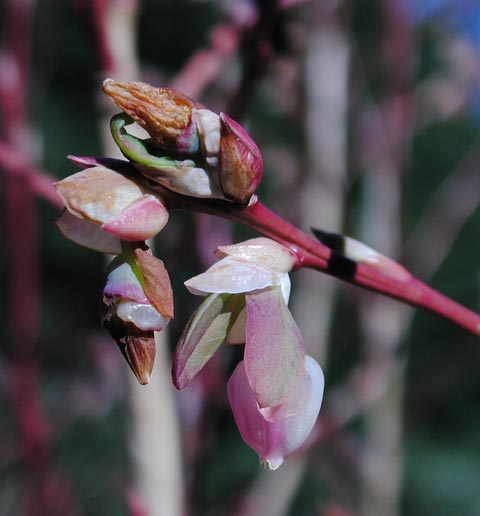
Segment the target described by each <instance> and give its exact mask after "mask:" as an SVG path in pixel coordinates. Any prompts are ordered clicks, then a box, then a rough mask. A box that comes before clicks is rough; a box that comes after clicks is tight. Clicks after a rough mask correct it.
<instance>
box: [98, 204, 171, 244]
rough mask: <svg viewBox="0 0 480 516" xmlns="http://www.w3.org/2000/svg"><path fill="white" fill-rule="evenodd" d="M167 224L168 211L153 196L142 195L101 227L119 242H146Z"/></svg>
mask: <svg viewBox="0 0 480 516" xmlns="http://www.w3.org/2000/svg"><path fill="white" fill-rule="evenodd" d="M167 222H168V211H167V210H166V208H165V206H163V204H162V203H161V202H160V201H159V200H158V199H157V198H156V197H154V196H153V195H142V197H140V198H138V199H136V200H135V201H133V202H132V203H131V204H130V205H129V206H127V207H126V208H125V209H124V210H123V211H122V212H121V213H120V214H119V215H117V216H116V217H113V218H112V219H110V220H109V221H108V222H106V223H105V224H103V225H102V229H103V230H105V231H108V232H109V233H112V235H115V236H116V237H118V238H120V239H121V240H128V241H130V242H136V241H142V240H148V239H149V238H152V237H154V236H155V235H156V234H157V233H159V232H160V231H161V230H162V229H163V228H164V227H165V224H166V223H167Z"/></svg>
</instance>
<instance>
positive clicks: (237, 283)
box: [185, 256, 285, 296]
mask: <svg viewBox="0 0 480 516" xmlns="http://www.w3.org/2000/svg"><path fill="white" fill-rule="evenodd" d="M282 277H283V274H278V273H276V272H272V271H270V270H268V269H265V268H264V267H261V266H259V265H257V264H255V263H252V262H245V261H242V260H238V259H236V258H234V257H230V256H228V257H226V258H223V259H222V260H220V261H219V262H217V263H215V264H214V265H212V266H211V267H210V268H209V269H208V270H207V271H205V272H204V273H202V274H199V275H198V276H194V277H193V278H190V279H189V280H187V281H186V282H185V286H186V287H187V288H188V290H190V292H191V293H192V294H196V295H200V296H204V295H206V294H220V293H228V294H240V293H242V292H251V291H252V290H260V289H263V288H266V287H270V286H273V285H280V284H281V281H282ZM284 281H285V280H284Z"/></svg>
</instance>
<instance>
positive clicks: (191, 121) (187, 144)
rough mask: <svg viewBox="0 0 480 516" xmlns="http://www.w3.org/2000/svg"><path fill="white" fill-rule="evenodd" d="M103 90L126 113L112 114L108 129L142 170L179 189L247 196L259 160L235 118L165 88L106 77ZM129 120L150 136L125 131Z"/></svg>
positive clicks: (241, 200)
mask: <svg viewBox="0 0 480 516" xmlns="http://www.w3.org/2000/svg"><path fill="white" fill-rule="evenodd" d="M103 91H104V92H105V93H106V94H107V95H109V96H110V97H111V98H112V99H113V100H114V101H115V103H116V104H117V105H118V106H119V107H120V108H121V109H122V110H123V111H124V113H125V114H124V115H120V116H118V115H117V116H116V117H114V118H113V119H112V124H111V129H112V135H113V137H114V139H115V141H116V143H117V145H118V146H119V148H120V150H121V151H122V152H123V154H124V155H125V156H126V157H127V158H128V159H129V160H130V161H131V162H132V163H133V164H134V166H136V167H137V169H138V170H139V171H140V172H141V173H142V174H144V175H145V176H146V177H148V178H149V179H152V180H154V181H156V182H158V183H160V184H162V185H163V186H165V187H166V188H169V189H171V190H173V191H175V192H178V193H181V194H184V195H189V196H192V197H207V198H208V197H211V198H221V199H226V200H228V201H231V202H233V203H236V204H241V205H243V204H247V203H248V202H249V200H250V198H251V197H252V195H253V194H254V193H255V191H256V189H257V187H258V185H259V183H260V180H261V177H262V170H263V162H262V156H261V153H260V151H259V149H258V147H257V145H256V144H255V142H254V141H253V140H252V138H251V137H250V136H249V135H248V133H247V132H246V131H245V130H244V129H243V127H242V126H241V125H240V124H238V123H237V122H235V121H234V120H232V119H231V118H230V117H229V116H228V115H226V114H225V113H220V115H218V114H216V113H214V112H213V111H210V110H208V109H204V108H203V107H202V106H201V105H199V104H198V103H196V102H194V101H193V100H191V99H189V98H188V97H186V96H185V95H183V94H181V93H179V92H176V91H174V90H171V89H169V88H154V87H153V86H150V85H148V84H145V83H141V82H131V83H122V82H116V81H113V80H112V79H107V80H106V81H105V82H104V85H103ZM133 122H137V123H138V124H139V125H141V126H142V127H143V128H144V129H145V130H146V131H147V132H148V134H149V135H150V137H151V139H150V140H148V141H146V140H139V139H138V138H135V137H134V136H132V135H130V134H128V133H127V132H126V131H125V129H124V127H125V126H126V125H128V124H129V123H133Z"/></svg>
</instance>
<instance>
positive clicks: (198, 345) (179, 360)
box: [172, 294, 231, 389]
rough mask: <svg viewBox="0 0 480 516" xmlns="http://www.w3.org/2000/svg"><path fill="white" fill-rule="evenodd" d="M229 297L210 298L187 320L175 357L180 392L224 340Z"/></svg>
mask: <svg viewBox="0 0 480 516" xmlns="http://www.w3.org/2000/svg"><path fill="white" fill-rule="evenodd" d="M229 297H230V296H225V295H223V296H222V295H218V294H213V295H210V296H208V297H207V298H206V299H205V301H203V303H202V304H201V305H200V307H199V308H198V309H197V310H196V311H195V312H194V313H193V315H192V317H191V318H190V320H189V321H188V323H187V326H186V327H185V329H184V331H183V333H182V336H181V337H180V340H179V342H178V344H177V349H176V351H175V356H174V358H173V368H172V378H173V384H174V385H175V387H176V388H177V389H183V388H184V387H185V386H186V385H187V384H188V383H189V382H190V380H191V379H192V378H193V377H194V376H195V375H196V374H197V373H198V372H199V371H200V370H201V369H202V367H203V366H204V365H205V364H206V363H207V362H208V360H209V359H210V358H211V357H212V355H213V354H214V353H215V351H216V350H217V349H218V347H219V346H220V344H221V343H222V342H223V341H224V339H225V336H226V334H227V330H228V326H229V323H230V317H231V313H230V312H226V313H225V312H224V310H225V307H226V303H227V302H228V300H229Z"/></svg>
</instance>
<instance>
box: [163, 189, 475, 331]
mask: <svg viewBox="0 0 480 516" xmlns="http://www.w3.org/2000/svg"><path fill="white" fill-rule="evenodd" d="M178 197H180V196H178ZM170 207H171V208H172V209H175V208H179V209H187V210H192V209H193V210H195V211H204V212H206V213H211V214H213V215H217V216H219V217H223V218H226V219H229V220H232V221H235V222H240V223H241V224H243V225H245V226H248V227H250V228H252V229H255V230H256V231H258V232H260V233H263V234H264V235H266V236H268V237H270V238H272V239H274V240H276V241H277V242H280V243H281V244H283V245H285V246H287V247H289V248H290V249H292V251H294V253H295V254H296V255H297V267H298V268H300V267H309V268H311V269H315V270H318V271H321V272H324V273H327V274H330V275H333V276H336V277H339V279H342V280H344V281H347V282H348V283H352V284H354V285H357V286H360V287H363V288H365V289H368V290H373V291H375V292H379V293H381V294H385V295H387V296H389V297H393V298H395V299H398V300H400V301H403V302H405V303H408V304H410V305H412V306H417V307H422V308H424V309H426V310H428V311H430V312H432V313H434V314H437V315H439V316H441V317H443V318H444V319H447V320H449V321H451V322H453V323H454V324H456V325H458V326H461V327H462V328H464V329H465V330H467V331H469V332H471V333H473V334H474V335H477V336H478V335H479V334H480V315H478V314H476V313H475V312H473V311H472V310H469V309H468V308H465V307H463V306H462V305H460V304H458V303H457V302H455V301H453V300H452V299H449V298H448V297H446V296H444V295H443V294H440V293H439V292H437V291H436V290H434V289H432V288H431V287H429V286H428V285H426V284H425V283H423V282H421V281H420V280H418V279H417V278H414V277H412V276H410V278H408V279H397V278H395V277H393V276H390V275H386V274H384V273H383V272H382V271H380V270H378V269H376V268H374V267H372V266H370V265H368V264H366V263H357V264H356V271H355V275H354V277H353V278H352V279H346V278H344V277H341V276H338V275H337V274H336V273H335V269H333V270H331V269H330V258H331V257H332V250H331V249H330V248H328V247H327V246H325V245H323V244H321V243H320V242H317V241H316V240H314V239H313V238H311V237H309V236H308V235H306V234H305V233H304V232H303V231H301V230H299V229H298V228H296V227H295V226H292V225H291V224H289V223H288V222H286V221H285V220H283V219H282V218H281V217H279V216H278V215H276V214H275V213H273V212H272V211H270V210H269V209H268V208H266V207H265V206H263V205H262V204H261V203H260V202H259V201H256V202H254V203H253V204H251V205H250V206H248V207H246V208H244V209H241V208H238V207H236V206H234V205H230V204H227V203H218V202H217V203H215V202H212V201H205V200H200V199H191V198H186V197H183V196H182V202H178V200H177V199H175V203H174V204H171V205H170Z"/></svg>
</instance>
